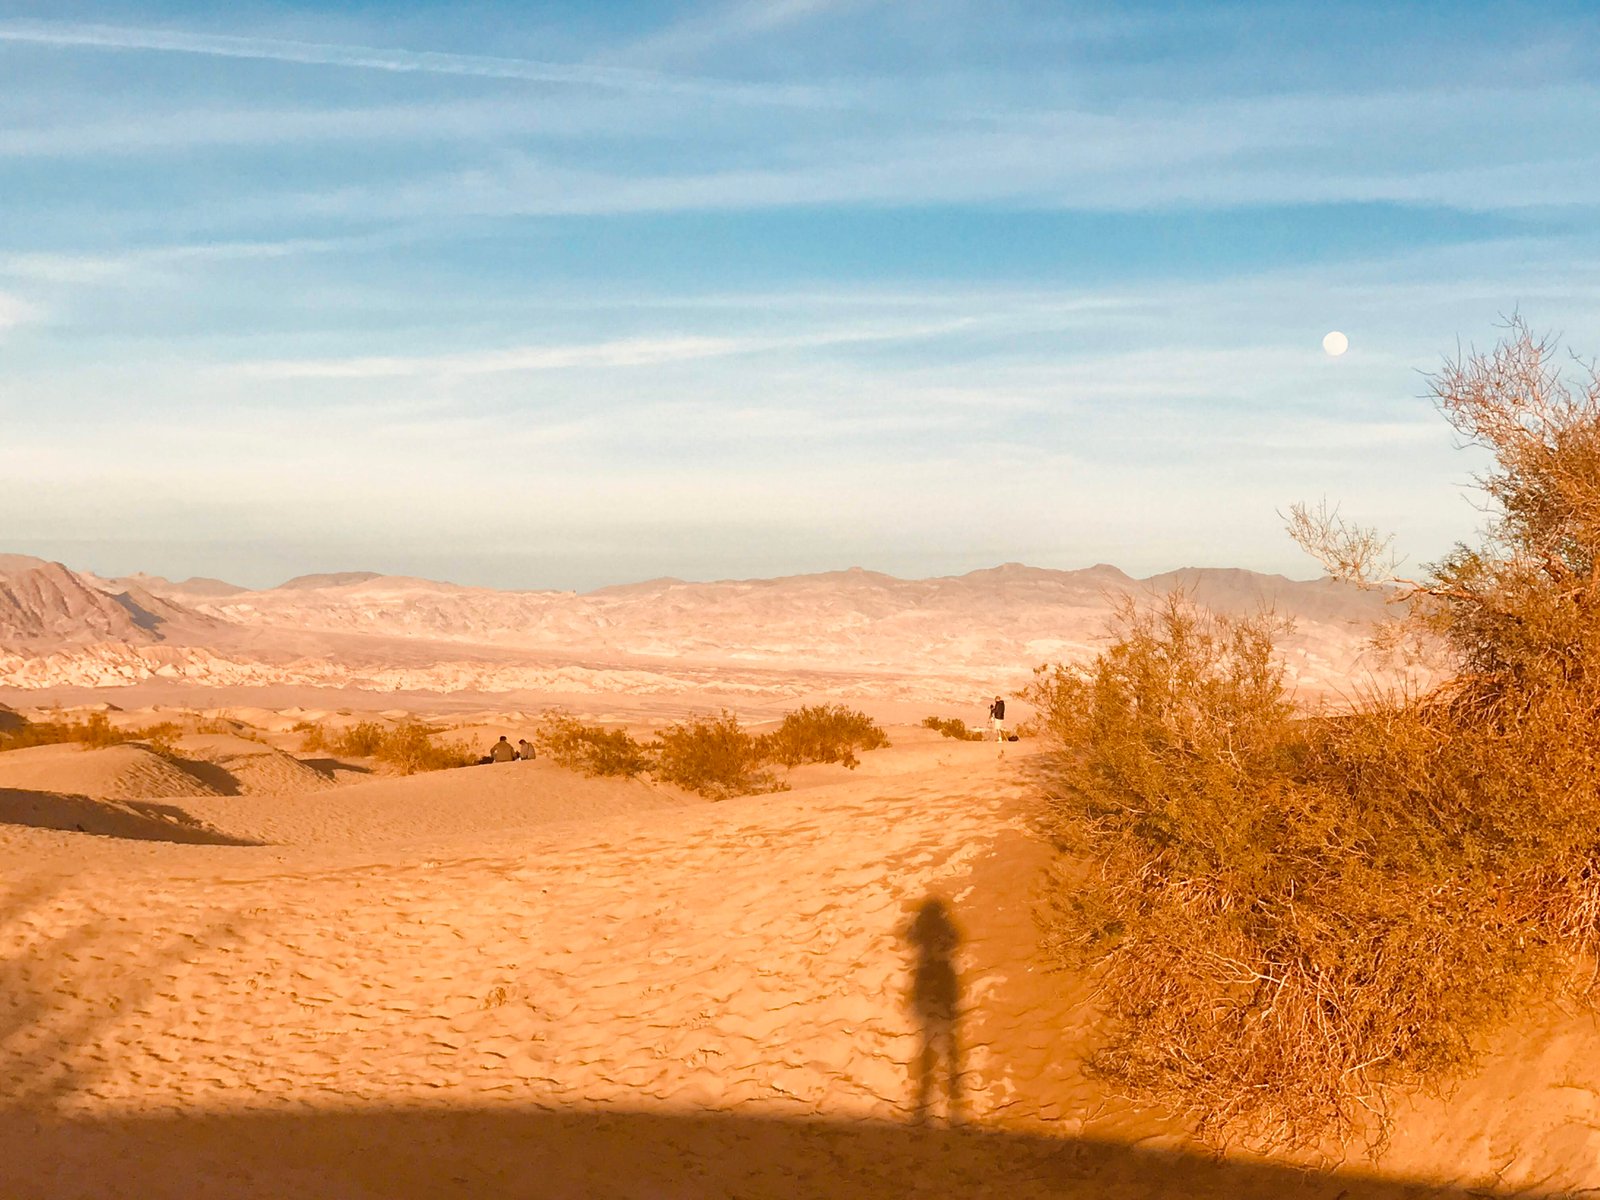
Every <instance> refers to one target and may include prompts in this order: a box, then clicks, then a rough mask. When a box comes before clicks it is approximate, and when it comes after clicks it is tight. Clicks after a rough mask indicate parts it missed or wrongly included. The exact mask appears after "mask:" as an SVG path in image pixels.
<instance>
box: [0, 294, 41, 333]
mask: <svg viewBox="0 0 1600 1200" xmlns="http://www.w3.org/2000/svg"><path fill="white" fill-rule="evenodd" d="M38 314H39V310H38V308H37V307H36V306H35V305H33V304H30V303H28V302H27V301H26V300H23V299H22V298H21V297H19V296H12V295H8V294H7V293H5V292H0V333H3V332H5V331H6V330H7V329H11V328H14V327H15V326H17V325H21V324H22V323H23V322H24V321H29V320H32V319H34V318H35V317H37V316H38Z"/></svg>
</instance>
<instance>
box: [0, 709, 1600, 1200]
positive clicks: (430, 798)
mask: <svg viewBox="0 0 1600 1200" xmlns="http://www.w3.org/2000/svg"><path fill="white" fill-rule="evenodd" d="M480 715H481V714H480ZM891 732H892V737H893V740H894V742H895V745H894V746H893V747H892V748H891V749H889V750H885V751H878V752H873V753H871V754H868V755H866V756H865V758H864V760H863V764H862V766H861V768H860V769H859V770H858V771H855V772H850V771H847V770H845V769H843V768H840V767H810V768H804V769H802V770H800V771H797V772H795V773H794V774H793V776H792V782H793V783H794V785H795V787H794V790H793V791H790V792H787V793H779V794H776V795H768V796H759V797H748V798H744V799H738V800H731V801H726V802H722V803H716V804H713V803H708V802H705V801H702V800H699V799H698V798H692V797H687V796H683V795H681V794H677V793H673V792H671V791H670V790H667V789H662V788H658V787H654V786H652V785H650V784H648V783H645V782H643V781H632V782H629V781H606V780H593V779H583V778H581V777H578V776H576V775H572V774H569V773H566V772H563V771H560V770H559V769H557V768H555V767H553V766H551V765H549V764H547V763H544V762H533V763H527V764H520V763H516V764H504V765H495V766H482V767H468V768H462V769H459V770H453V771H445V772H439V773H435V774H431V775H426V776H417V777H411V778H381V777H368V778H367V779H366V780H365V781H364V782H359V783H354V784H348V785H343V786H339V787H332V788H330V787H327V786H319V787H318V788H316V789H315V790H312V791H307V792H303V793H295V792H284V793H279V794H272V793H271V792H270V791H254V792H252V791H246V790H244V789H240V794H237V795H191V796H188V797H177V798H172V799H170V800H168V801H165V802H163V804H161V805H156V804H154V803H152V802H148V801H146V802H133V801H122V802H117V801H106V800H95V799H91V798H90V797H88V796H86V795H84V794H83V793H82V792H81V790H80V791H79V792H77V793H76V794H74V795H64V794H61V793H44V792H41V791H27V790H22V789H14V788H13V789H10V790H8V791H4V792H0V879H3V880H4V883H3V885H0V984H3V989H0V996H3V997H4V1000H0V1093H3V1094H4V1095H5V1096H6V1100H5V1102H4V1106H5V1109H6V1111H3V1112H0V1116H4V1117H5V1119H4V1120H0V1163H3V1164H4V1167H3V1168H0V1169H3V1170H4V1172H6V1174H5V1176H4V1187H0V1193H3V1194H4V1195H6V1196H7V1197H8V1198H9V1197H17V1198H19V1200H22V1198H31V1197H40V1198H44V1197H50V1198H52V1200H56V1198H60V1197H69V1196H83V1197H90V1196H92V1197H96V1198H97V1200H99V1198H102V1197H118V1196H126V1197H140V1198H141V1200H145V1198H149V1197H166V1196H171V1197H178V1196H185V1197H187V1196H193V1195H216V1196H234V1197H261V1198H265V1197H269V1196H270V1197H273V1198H274V1200H289V1198H293V1197H307V1198H310V1197H316V1198H318V1200H330V1198H331V1200H342V1198H346V1197H349V1198H357V1197H379V1196H381V1197H389V1198H409V1197H419V1198H420V1197H424V1196H426V1197H434V1196H463V1197H465V1196H480V1195H498V1194H529V1195H541V1196H556V1197H563V1196H564V1197H592V1196H638V1195H682V1196H696V1197H701V1196H705V1197H719V1196H725V1197H732V1196H741V1197H773V1198H774V1200H776V1198H778V1197H782V1198H784V1200H789V1198H791V1197H813V1196H815V1197H824V1196H827V1197H833V1196H838V1195H846V1194H848V1195H860V1196H865V1197H889V1196H902V1195H918V1196H928V1197H934V1196H938V1197H944V1196H973V1197H977V1196H1008V1197H1022V1198H1025V1200H1026V1198H1032V1197H1045V1196H1073V1197H1084V1198H1085V1200H1087V1198H1088V1197H1091V1196H1093V1197H1109V1198H1110V1200H1119V1198H1124V1197H1126V1198H1132V1197H1146V1196H1152V1195H1177V1194H1183V1195H1202V1196H1213V1197H1218V1198H1220V1197H1224V1196H1228V1197H1244V1198H1247V1200H1248V1198H1253V1197H1259V1198H1261V1200H1266V1198H1267V1197H1273V1198H1276V1197H1278V1196H1281V1195H1285V1194H1292V1195H1305V1196H1313V1197H1318V1198H1319V1200H1335V1197H1345V1198H1346V1200H1350V1198H1352V1197H1371V1198H1373V1200H1377V1198H1379V1197H1383V1198H1384V1200H1390V1198H1393V1200H1398V1197H1399V1196H1400V1195H1402V1194H1404V1195H1407V1196H1414V1195H1420V1194H1429V1195H1449V1196H1465V1194H1466V1193H1465V1191H1464V1190H1463V1189H1464V1188H1466V1187H1468V1186H1471V1187H1474V1188H1478V1189H1480V1190H1479V1191H1477V1192H1474V1193H1473V1194H1476V1195H1490V1194H1497V1191H1496V1189H1497V1188H1515V1187H1522V1188H1534V1189H1535V1190H1537V1191H1539V1193H1540V1194H1554V1193H1556V1192H1558V1191H1560V1190H1561V1189H1572V1188H1577V1187H1580V1186H1582V1187H1593V1186H1596V1185H1597V1184H1600V1170H1597V1169H1596V1167H1595V1163H1596V1161H1597V1154H1600V1134H1597V1133H1596V1132H1595V1130H1596V1128H1600V1120H1597V1118H1600V1111H1597V1106H1600V1065H1597V1064H1600V1034H1597V1033H1596V1031H1595V1029H1594V1028H1593V1026H1592V1024H1591V1023H1589V1022H1587V1021H1576V1020H1574V1019H1572V1018H1571V1017H1562V1016H1561V1015H1560V1014H1550V1015H1549V1016H1548V1018H1541V1021H1543V1024H1534V1023H1524V1025H1523V1026H1521V1027H1519V1028H1518V1029H1517V1030H1515V1031H1513V1032H1512V1034H1510V1035H1508V1037H1507V1039H1505V1041H1504V1042H1503V1044H1500V1045H1497V1046H1495V1047H1492V1048H1491V1050H1490V1055H1489V1058H1488V1060H1487V1062H1486V1064H1485V1067H1484V1069H1483V1071H1482V1072H1480V1074H1479V1075H1477V1076H1475V1077H1473V1078H1471V1079H1468V1080H1465V1081H1461V1083H1460V1085H1459V1089H1458V1091H1457V1092H1456V1094H1455V1104H1456V1108H1455V1109H1451V1108H1450V1107H1449V1106H1448V1105H1446V1104H1444V1102H1442V1101H1438V1100H1430V1099H1427V1098H1425V1097H1423V1098H1418V1099H1416V1100H1415V1101H1413V1102H1411V1103H1410V1104H1409V1106H1408V1107H1407V1108H1406V1110H1405V1112H1404V1113H1403V1114H1402V1115H1401V1117H1400V1119H1399V1120H1398V1122H1397V1125H1396V1129H1395V1135H1394V1138H1393V1142H1392V1145H1391V1148H1390V1150H1389V1151H1388V1152H1387V1156H1386V1157H1385V1158H1384V1159H1382V1160H1381V1161H1380V1163H1379V1164H1378V1165H1377V1168H1376V1169H1377V1170H1379V1171H1380V1172H1383V1173H1386V1174H1388V1175H1390V1176H1394V1177H1397V1178H1404V1179H1409V1180H1413V1181H1414V1180H1428V1181H1431V1182H1432V1183H1433V1184H1437V1185H1438V1186H1439V1188H1440V1189H1441V1190H1431V1188H1430V1190H1427V1191H1426V1192H1418V1191H1403V1189H1402V1188H1401V1185H1400V1184H1398V1183H1395V1184H1391V1183H1384V1182H1382V1181H1381V1180H1378V1181H1374V1179H1372V1178H1371V1177H1370V1175H1369V1173H1367V1172H1364V1171H1363V1170H1359V1169H1356V1168H1355V1167H1354V1166H1352V1167H1351V1168H1349V1169H1347V1170H1345V1171H1344V1172H1342V1173H1340V1174H1338V1175H1336V1176H1334V1177H1331V1178H1326V1179H1324V1178H1322V1177H1311V1178H1305V1177H1301V1176H1297V1175H1295V1174H1293V1173H1290V1172H1288V1171H1287V1170H1286V1169H1285V1167H1284V1166H1283V1165H1276V1166H1275V1165H1272V1164H1269V1163H1263V1162H1261V1161H1260V1160H1258V1159H1255V1158H1253V1157H1251V1156H1249V1155H1247V1154H1243V1153H1235V1154H1234V1155H1233V1156H1232V1157H1231V1158H1230V1159H1229V1160H1228V1161H1226V1162H1223V1163H1220V1164H1219V1163H1218V1162H1216V1160H1214V1159H1213V1158H1212V1157H1211V1152H1210V1151H1209V1150H1208V1149H1207V1148H1205V1147H1203V1146H1201V1145H1199V1144H1197V1143H1196V1142H1194V1141H1193V1140H1192V1139H1191V1138H1190V1137H1189V1136H1188V1134H1187V1133H1186V1131H1185V1127H1184V1126H1183V1124H1182V1123H1181V1122H1178V1121H1175V1120H1172V1119H1168V1118H1165V1117H1163V1116H1161V1115H1160V1114H1158V1113H1153V1112H1148V1111H1143V1110H1140V1109H1139V1108H1137V1107H1135V1106H1132V1105H1129V1104H1128V1103H1126V1102H1125V1101H1120V1100H1118V1099H1117V1098H1116V1097H1115V1096H1112V1095H1110V1094H1108V1093H1107V1092H1106V1091H1105V1089H1104V1087H1103V1085H1102V1084H1100V1083H1099V1082H1098V1081H1097V1080H1096V1079H1095V1077H1094V1076H1093V1075H1092V1073H1091V1072H1089V1071H1088V1070H1087V1069H1086V1066H1085V1063H1086V1059H1087V1057H1088V1055H1089V1053H1090V1052H1091V1051H1092V1050H1093V1047H1094V1045H1095V1044H1096V1036H1097V1033H1096V1031H1097V1029H1098V1025H1097V1017H1096V1014H1095V1010H1094V1008H1093V1004H1092V1000H1091V998H1090V991H1089V988H1088V987H1087V981H1081V980H1080V981H1076V982H1074V981H1072V980H1070V979H1065V978H1062V977H1059V976H1056V975H1054V974H1053V973H1052V972H1051V971H1050V970H1049V969H1048V964H1047V963H1046V962H1045V961H1044V960H1043V958H1042V957H1041V954H1040V951H1039V948H1038V933H1037V928H1036V926H1035V924H1034V919H1033V914H1032V899H1031V896H1032V888H1033V884H1034V881H1035V880H1036V879H1037V877H1038V872H1039V870H1040V868H1041V867H1042V865H1043V863H1044V862H1045V860H1046V857H1047V853H1048V851H1047V848H1046V847H1045V846H1044V845H1043V844H1042V843H1041V842H1040V841H1039V840H1037V839H1036V838H1035V837H1034V836H1033V835H1032V834H1031V833H1030V832H1029V830H1030V812H1031V806H1032V805H1033V803H1034V794H1033V792H1032V790H1031V785H1030V783H1029V782H1028V780H1029V767H1028V764H1029V761H1030V760H1029V755H1030V753H1031V750H1030V745H1029V744H1028V743H1017V744H1013V745H1010V746H1007V747H1006V748H1005V754H1004V755H1001V754H1000V753H999V748H998V747H996V746H995V745H994V744H993V743H960V742H954V741H950V740H947V739H942V738H939V737H937V736H936V735H933V734H931V733H929V732H928V731H926V730H920V729H910V728H895V729H893V730H892V731H891ZM241 740H242V739H239V738H237V737H234V736H231V735H199V736H191V737H189V738H185V739H184V747H185V750H186V752H189V753H193V754H199V753H201V752H202V751H207V752H210V753H211V754H213V755H214V756H215V758H216V759H217V760H218V762H219V765H220V764H221V763H227V762H234V761H235V759H234V758H233V757H232V756H236V755H238V756H243V757H245V758H251V757H256V758H271V753H263V752H264V751H266V749H267V748H266V747H263V746H260V745H259V744H258V743H255V742H248V741H246V742H244V744H243V745H241V744H240V742H241ZM42 749H45V750H50V751H53V752H57V753H56V755H55V757H56V759H58V760H59V761H60V762H68V763H77V764H80V765H83V766H85V767H86V768H88V769H89V772H90V773H91V774H93V773H96V772H98V773H99V775H100V777H101V778H102V779H114V778H117V777H118V776H116V774H115V772H114V771H112V770H111V769H110V766H109V764H112V763H114V762H116V761H122V762H128V761H137V760H139V755H137V754H135V755H132V756H131V757H130V756H129V755H127V754H123V755H121V756H120V758H114V757H111V756H107V755H105V754H104V753H103V752H80V751H68V752H67V753H66V754H64V755H63V754H61V753H59V748H55V747H45V748H42ZM117 749H118V750H122V751H126V750H128V749H129V748H127V747H120V748H117ZM285 757H289V756H285ZM8 759H9V760H13V761H14V762H20V763H21V764H22V767H15V766H11V765H9V764H8V763H7V760H8ZM49 759H50V756H48V755H40V754H37V753H36V752H34V751H17V752H11V753H9V754H0V771H21V770H44V769H45V766H46V765H47V763H48V762H49ZM55 769H59V765H57V766H56V768H55ZM229 769H230V771H231V770H232V769H233V768H232V767H230V768H229ZM27 805H34V806H36V807H35V808H33V809H29V808H27V807H26V806H27ZM40 805H44V806H47V807H48V806H54V807H53V808H52V809H50V810H49V811H50V812H51V813H52V814H53V815H54V816H64V817H71V818H73V819H75V820H76V819H78V818H80V817H82V816H89V817H91V818H93V819H95V820H97V821H99V822H101V824H99V825H98V826H96V828H95V829H94V830H93V832H96V833H100V834H102V835H106V836H88V835H87V834H86V833H80V832H76V831H68V830H69V827H67V826H64V825H63V823H62V821H60V820H41V819H39V818H38V817H37V815H36V814H37V813H38V812H39V811H43V810H41V809H39V808H38V807H37V806H40ZM4 822H12V823H10V824H5V823H4ZM16 822H21V823H20V824H19V823H16ZM86 828H87V827H86ZM183 830H188V831H191V832H192V833H193V835H194V836H192V837H190V838H184V837H181V836H178V834H179V833H181V832H182V831H183ZM227 837H231V838H234V839H237V840H239V841H251V842H260V843H263V844H259V845H225V844H216V843H217V842H218V841H220V840H221V839H223V838H227ZM183 841H190V842H193V843H197V844H179V843H180V842H183ZM206 842H210V843H211V844H203V843H206ZM930 914H931V915H930ZM930 920H932V921H933V924H932V925H931V926H930V925H929V921H930ZM941 922H942V926H941ZM940 927H943V928H946V929H948V930H949V934H948V936H947V937H941V938H930V937H929V936H928V934H927V932H926V930H927V929H928V928H935V929H937V928H940ZM941 972H943V973H944V974H943V976H941ZM941 977H947V978H948V980H949V984H948V986H949V988H950V996H951V1003H952V1004H953V1007H952V1008H950V1009H949V1010H948V1011H949V1013H950V1014H952V1015H951V1016H950V1017H949V1018H948V1020H947V1019H946V1018H945V1017H939V1016H936V1015H935V1010H933V1009H930V1008H929V1007H928V1001H927V999H926V997H927V995H928V993H927V991H926V987H925V983H924V982H923V981H926V980H929V979H933V980H937V979H939V978H941ZM941 1003H942V1002H941ZM1462 1106H1466V1107H1465V1108H1463V1107H1462ZM1463 1111H1468V1112H1471V1114H1472V1116H1471V1118H1470V1120H1463V1119H1461V1117H1460V1115H1459V1114H1460V1113H1461V1112H1463ZM955 1118H960V1120H961V1121H962V1122H963V1124H962V1125H960V1126H959V1127H957V1126H954V1125H952V1124H951V1122H952V1120H953V1119H955ZM919 1119H920V1123H919ZM1370 1169H1372V1168H1370V1167H1369V1168H1368V1171H1370Z"/></svg>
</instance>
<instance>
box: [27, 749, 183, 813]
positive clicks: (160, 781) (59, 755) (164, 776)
mask: <svg viewBox="0 0 1600 1200" xmlns="http://www.w3.org/2000/svg"><path fill="white" fill-rule="evenodd" d="M0 787H13V788H26V789H38V790H42V791H65V792H78V793H82V794H83V795H87V796H96V797H99V798H102V799H111V800H150V799H157V798H160V797H165V796H197V795H204V794H208V793H211V792H213V791H214V789H213V788H212V786H211V785H210V784H209V783H207V782H205V781H204V780H203V779H202V778H201V777H200V776H199V775H195V774H191V773H190V772H188V771H185V770H184V769H183V767H182V766H180V765H179V764H177V763H175V762H173V761H172V760H170V759H166V758H163V757H162V756H161V755H159V754H156V753H155V752H154V751H151V750H149V749H146V748H145V747H143V746H138V745H123V746H107V747H105V748H104V749H99V750H89V749H85V748H84V747H82V746H79V745H77V744H76V743H68V744H66V745H59V746H30V747H28V748H27V749H24V750H11V751H8V752H6V753H4V754H0Z"/></svg>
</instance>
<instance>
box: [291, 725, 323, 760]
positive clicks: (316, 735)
mask: <svg viewBox="0 0 1600 1200" xmlns="http://www.w3.org/2000/svg"><path fill="white" fill-rule="evenodd" d="M289 732H290V733H298V734H299V735H300V749H301V750H302V751H304V752H306V753H308V754H310V753H314V752H315V751H318V750H326V749H328V731H327V730H325V729H324V728H323V727H322V726H321V725H318V724H317V723H316V722H315V721H296V722H295V723H294V724H293V725H292V726H291V727H290V729H289Z"/></svg>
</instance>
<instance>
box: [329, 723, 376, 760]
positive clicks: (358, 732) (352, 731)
mask: <svg viewBox="0 0 1600 1200" xmlns="http://www.w3.org/2000/svg"><path fill="white" fill-rule="evenodd" d="M388 740H389V727H388V726H387V725H385V724H383V723H382V722H381V721H357V722H356V723H355V724H354V725H351V726H350V727H349V728H348V729H342V730H340V731H339V732H338V733H336V734H334V735H333V736H332V737H330V738H329V739H328V749H330V750H332V751H333V752H334V753H335V754H353V755H356V756H357V757H360V758H377V757H378V755H379V752H380V751H381V750H382V749H383V746H384V744H385V743H386V742H387V741H388Z"/></svg>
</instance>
